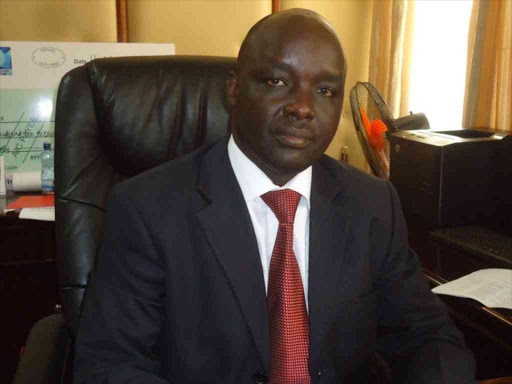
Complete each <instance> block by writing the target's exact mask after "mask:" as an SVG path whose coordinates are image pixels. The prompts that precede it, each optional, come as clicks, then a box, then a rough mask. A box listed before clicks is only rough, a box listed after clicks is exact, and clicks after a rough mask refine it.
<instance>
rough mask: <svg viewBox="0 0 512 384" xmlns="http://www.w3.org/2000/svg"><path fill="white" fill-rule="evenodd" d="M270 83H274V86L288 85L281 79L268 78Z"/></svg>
mask: <svg viewBox="0 0 512 384" xmlns="http://www.w3.org/2000/svg"><path fill="white" fill-rule="evenodd" d="M267 84H268V85H272V86H273V87H282V86H283V85H286V83H285V82H284V81H283V80H281V79H274V78H272V79H268V80H267Z"/></svg>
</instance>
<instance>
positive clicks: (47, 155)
mask: <svg viewBox="0 0 512 384" xmlns="http://www.w3.org/2000/svg"><path fill="white" fill-rule="evenodd" d="M54 175H55V172H54V160H53V150H52V145H51V144H50V143H44V144H43V151H42V152H41V192H42V193H43V195H51V194H53V193H54V192H55V184H54Z"/></svg>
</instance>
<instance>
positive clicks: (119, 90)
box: [55, 56, 236, 335]
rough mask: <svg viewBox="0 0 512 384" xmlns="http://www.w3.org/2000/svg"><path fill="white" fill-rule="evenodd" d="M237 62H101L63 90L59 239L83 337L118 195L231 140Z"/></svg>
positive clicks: (73, 325)
mask: <svg viewBox="0 0 512 384" xmlns="http://www.w3.org/2000/svg"><path fill="white" fill-rule="evenodd" d="M235 64H236V60H235V59H234V58H223V57H208V56H203V57H201V56H197V57H192V56H159V57H127V58H106V59H97V60H93V61H91V62H90V63H88V64H86V65H84V66H82V67H79V68H76V69H74V70H72V71H70V72H69V73H68V74H66V75H65V76H64V78H63V79H62V81H61V83H60V87H59V91H58V95H57V105H56V121H55V133H56V137H55V143H56V144H55V173H56V174H55V183H56V241H57V264H58V271H59V290H60V299H61V303H62V310H63V313H64V318H65V320H66V324H67V326H68V327H69V328H70V330H71V334H72V335H75V334H76V331H77V327H78V319H79V316H80V310H81V306H82V300H83V298H84V294H85V292H86V289H87V282H88V279H89V274H90V272H91V270H92V268H93V266H94V263H95V259H96V255H97V253H98V250H99V248H100V245H101V241H102V232H103V218H104V213H105V207H106V204H107V201H108V198H109V195H110V191H111V189H112V187H113V186H114V185H115V184H116V183H119V182H120V181H122V180H124V179H126V178H129V177H132V176H134V175H136V174H138V173H141V172H143V171H145V170H148V169H150V168H153V167H155V166H157V165H160V164H162V163H164V162H166V161H169V160H172V159H175V158H177V157H180V156H182V155H184V154H187V153H189V152H191V151H193V150H195V149H197V148H199V147H201V146H203V145H205V144H207V143H211V142H213V141H215V140H217V139H218V138H220V137H222V136H225V135H226V134H227V133H228V131H229V123H228V119H229V114H228V107H227V98H226V96H225V94H226V93H225V84H226V79H227V76H228V73H229V71H230V70H233V69H234V68H235Z"/></svg>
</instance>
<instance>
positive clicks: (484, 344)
mask: <svg viewBox="0 0 512 384" xmlns="http://www.w3.org/2000/svg"><path fill="white" fill-rule="evenodd" d="M406 219H407V222H408V226H409V240H410V243H411V247H412V248H413V249H414V250H415V251H416V252H417V253H418V256H419V259H420V262H421V264H422V267H423V271H424V272H425V275H426V276H427V278H428V279H429V281H430V283H431V285H432V286H433V287H435V286H437V285H439V284H443V283H446V282H448V281H451V280H454V279H457V278H459V277H462V276H464V275H466V274H469V273H471V272H474V271H477V270H479V269H484V268H509V269H510V268H512V260H510V262H508V261H507V260H506V259H500V258H492V257H478V256H476V255H474V254H472V253H470V252H465V251H463V250H461V249H459V248H456V247H452V246H449V245H446V244H443V243H442V242H439V241H433V240H432V235H431V228H429V227H428V226H427V225H426V224H425V223H423V222H422V221H421V220H420V219H418V218H417V217H415V216H412V215H409V216H408V217H406ZM439 297H440V298H441V299H442V300H443V301H444V302H445V303H446V305H447V307H448V310H449V311H450V315H451V316H452V318H453V320H454V321H455V323H456V324H457V326H458V327H459V329H460V330H461V331H462V332H463V333H464V336H465V338H466V343H467V345H468V346H469V348H470V349H471V350H472V351H473V353H474V354H475V357H476V360H477V378H478V379H488V378H491V377H504V376H512V310H507V309H490V308H487V307H485V306H484V305H482V304H480V303H479V302H477V301H475V300H471V299H463V298H458V297H452V296H446V295H439Z"/></svg>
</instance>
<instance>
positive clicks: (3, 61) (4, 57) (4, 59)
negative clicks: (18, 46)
mask: <svg viewBox="0 0 512 384" xmlns="http://www.w3.org/2000/svg"><path fill="white" fill-rule="evenodd" d="M6 75H7V76H8V75H12V60H11V47H0V76H6Z"/></svg>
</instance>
